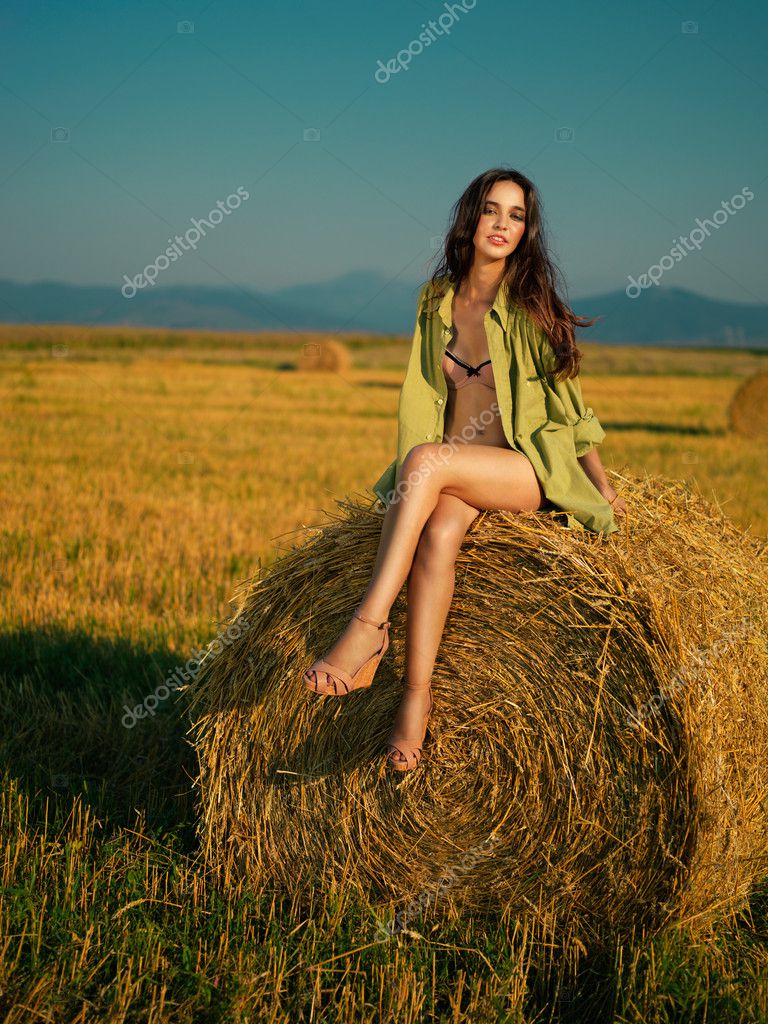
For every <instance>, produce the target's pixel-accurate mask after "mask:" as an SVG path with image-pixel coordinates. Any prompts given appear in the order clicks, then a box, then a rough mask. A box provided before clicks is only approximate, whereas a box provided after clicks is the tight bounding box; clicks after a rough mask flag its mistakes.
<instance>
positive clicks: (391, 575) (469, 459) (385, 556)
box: [309, 444, 545, 693]
mask: <svg viewBox="0 0 768 1024" xmlns="http://www.w3.org/2000/svg"><path fill="white" fill-rule="evenodd" d="M441 449H449V446H447V445H446V446H441V445H439V444H419V445H416V446H415V447H414V448H412V449H411V451H410V452H409V453H408V455H407V457H406V459H405V461H404V463H403V467H402V471H401V474H400V477H401V480H402V481H408V478H409V475H410V474H413V482H412V483H410V484H408V485H407V486H406V487H405V491H404V494H403V496H402V497H401V498H400V499H399V500H397V501H395V502H393V503H392V505H390V507H389V508H388V509H387V512H386V515H385V517H384V518H385V522H384V523H383V525H382V532H381V538H380V540H379V547H378V551H377V554H376V561H375V563H374V567H373V573H372V576H371V581H370V583H369V584H368V588H367V589H366V592H365V594H364V595H363V597H362V599H361V601H360V604H359V606H358V607H359V610H360V612H361V613H362V614H364V615H367V616H369V617H370V618H373V619H376V620H377V621H378V622H383V621H384V620H385V619H386V617H387V615H388V614H389V610H390V608H391V607H392V604H393V603H394V600H395V598H396V597H397V595H398V594H399V593H400V590H401V589H402V586H403V584H404V583H405V580H406V578H407V577H408V574H409V572H410V570H411V567H412V565H413V558H414V555H415V552H416V547H417V545H418V543H419V539H420V537H421V532H422V530H423V528H424V526H425V524H426V522H427V520H428V519H429V517H430V516H431V514H432V512H433V511H434V509H435V507H436V506H437V503H438V501H439V498H440V495H441V493H442V492H443V491H445V492H447V493H449V494H453V495H455V496H456V497H459V498H461V499H462V500H464V501H465V502H466V503H467V504H471V505H473V506H474V507H475V508H477V509H480V508H499V509H506V510H509V511H515V512H522V511H527V510H533V509H537V508H540V507H541V505H542V504H543V502H544V500H545V498H544V492H543V491H542V489H541V485H540V484H539V481H538V479H537V478H536V474H535V472H534V470H533V467H532V466H531V464H530V462H529V461H528V459H526V457H525V456H524V455H522V454H521V453H520V452H517V451H514V450H512V449H509V448H498V447H496V446H491V445H466V444H459V445H457V446H456V447H454V448H453V449H449V454H448V456H447V458H445V459H442V458H440V457H439V453H440V452H441ZM381 642H382V632H381V631H380V630H377V629H376V627H375V626H372V625H370V624H369V623H365V622H361V621H360V620H359V619H356V618H354V617H353V618H352V619H351V620H350V623H349V625H348V626H347V628H346V630H345V631H344V633H343V634H342V636H341V637H340V638H339V640H338V641H337V642H336V644H335V645H334V646H333V647H332V648H331V650H330V651H329V652H328V653H327V654H326V655H325V659H326V660H327V661H330V662H331V663H332V664H334V665H338V666H339V668H342V669H344V670H345V671H348V672H351V673H354V672H355V671H356V670H357V668H358V667H359V666H360V665H362V664H363V662H364V661H366V660H367V659H368V658H369V657H370V656H371V655H372V654H373V653H374V652H375V651H376V650H378V648H379V647H380V646H381ZM315 675H318V676H319V679H318V683H319V685H320V688H321V689H324V688H325V686H326V685H327V686H329V687H330V692H334V691H335V692H338V693H343V692H344V688H343V686H342V685H341V683H340V682H338V683H336V682H334V681H333V680H332V679H328V680H326V677H325V673H324V672H322V670H318V672H317V673H315V671H314V670H312V669H310V670H309V679H310V681H311V680H312V679H313V678H314V677H315Z"/></svg>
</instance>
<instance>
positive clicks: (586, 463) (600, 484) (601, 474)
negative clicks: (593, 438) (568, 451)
mask: <svg viewBox="0 0 768 1024" xmlns="http://www.w3.org/2000/svg"><path fill="white" fill-rule="evenodd" d="M579 464H580V465H581V468H582V469H583V470H584V472H585V473H586V474H587V476H588V477H589V479H590V480H591V481H592V483H593V484H594V485H595V487H596V488H597V489H598V491H600V493H601V494H602V495H603V497H604V498H605V499H606V500H607V501H610V502H612V503H613V511H614V512H617V513H621V514H622V515H624V514H626V511H627V506H626V503H625V501H624V499H623V498H617V499H616V501H614V500H613V499H614V498H616V495H617V493H618V492H617V491H616V489H615V487H613V485H612V484H611V483H610V481H609V480H608V477H607V476H606V475H605V469H604V468H603V463H602V462H601V460H600V453H599V452H598V450H597V446H595V447H594V448H590V450H589V451H588V452H587V453H586V454H585V455H581V456H579Z"/></svg>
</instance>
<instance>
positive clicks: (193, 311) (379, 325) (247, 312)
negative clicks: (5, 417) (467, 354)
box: [0, 270, 768, 348]
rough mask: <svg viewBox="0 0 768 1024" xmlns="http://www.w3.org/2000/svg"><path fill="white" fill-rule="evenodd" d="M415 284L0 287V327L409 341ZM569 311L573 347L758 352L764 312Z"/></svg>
mask: <svg viewBox="0 0 768 1024" xmlns="http://www.w3.org/2000/svg"><path fill="white" fill-rule="evenodd" d="M421 283H422V282H421V281H417V282H413V283H408V282H403V281H397V280H394V281H392V280H390V279H388V278H387V277H386V276H385V275H383V274H379V273H377V272H375V271H362V270H361V271H355V272H352V273H348V274H344V275H342V276H340V277H336V278H333V279H332V280H330V281H324V282H320V283H316V284H300V285H293V286H291V287H288V288H278V289H272V290H268V291H267V290H262V291H260V290H258V289H256V288H247V287H245V286H237V285H232V286H226V287H218V286H214V287H211V286H207V285H201V286H187V285H168V286H163V285H160V284H156V285H155V286H154V287H149V288H147V289H146V290H142V291H138V292H136V294H135V296H134V297H133V298H125V297H124V296H123V295H122V294H121V290H120V286H119V285H118V286H115V287H114V288H112V287H110V286H107V285H91V286H87V285H71V284H64V283H61V282H57V281H36V282H32V283H29V284H24V283H20V282H16V281H12V280H9V279H3V280H0V322H3V323H57V324H65V323H66V324H96V325H108V324H109V325H131V324H133V325H137V326H152V327H171V328H181V329H187V330H192V329H204V330H219V331H322V332H325V333H331V332H343V333H345V334H348V333H355V332H362V333H366V334H367V333H374V334H396V335H406V336H410V335H412V333H413V327H414V323H415V309H416V299H417V296H418V292H419V288H420V286H421ZM570 304H571V306H572V308H573V309H574V311H575V312H576V313H578V314H580V315H583V316H589V317H599V318H600V319H599V320H598V322H597V323H596V324H595V325H594V326H593V327H590V328H586V329H583V330H580V331H579V332H578V336H579V339H580V340H583V341H593V340H594V341H602V342H605V343H609V344H617V345H626V344H639V345H664V344H670V345H700V346H709V347H718V348H720V347H729V348H768V304H758V303H739V302H722V301H719V300H717V299H709V298H707V297H706V296H703V295H699V294H697V293H696V292H692V291H687V290H685V289H682V288H665V287H664V286H652V287H650V288H649V289H647V290H646V291H644V292H641V294H640V295H639V296H638V297H637V298H635V299H629V298H628V297H627V295H626V294H625V292H624V291H615V292H606V293H604V294H601V295H590V296H586V297H584V298H579V299H571V300H570Z"/></svg>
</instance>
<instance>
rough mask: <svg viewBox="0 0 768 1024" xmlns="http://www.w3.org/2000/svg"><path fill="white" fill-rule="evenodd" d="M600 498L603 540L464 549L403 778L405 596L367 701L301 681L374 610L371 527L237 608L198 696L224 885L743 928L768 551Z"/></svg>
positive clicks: (756, 823) (689, 508)
mask: <svg viewBox="0 0 768 1024" xmlns="http://www.w3.org/2000/svg"><path fill="white" fill-rule="evenodd" d="M610 476H611V477H612V482H613V483H614V486H616V487H617V489H619V490H620V491H621V492H622V493H623V495H624V496H625V498H626V500H627V502H628V511H629V515H628V518H627V519H626V520H624V521H622V520H620V521H621V522H622V529H621V531H620V532H619V533H616V534H613V535H611V536H610V537H607V538H606V537H601V536H599V535H596V534H592V533H589V532H578V533H577V532H575V531H570V530H568V529H565V528H564V527H563V526H562V525H561V524H560V522H558V521H557V520H556V519H555V518H554V516H553V514H551V513H528V514H523V515H514V514H512V513H506V512H499V511H489V512H484V513H482V514H481V515H480V516H479V517H478V518H477V519H476V520H475V522H474V523H473V524H472V526H471V527H470V530H469V533H468V535H467V537H466V538H465V540H464V544H463V546H462V549H461V552H460V553H459V556H458V559H457V563H456V590H455V594H454V598H453V604H452V606H451V610H450V613H449V616H448V621H447V623H446V628H445V632H444V635H443V640H442V643H441V647H440V650H439V652H438V657H437V664H436V668H435V672H434V675H433V680H432V685H433V694H434V702H435V707H434V711H433V714H432V718H431V722H430V731H429V732H428V734H427V743H426V744H425V750H424V754H423V757H422V762H421V765H420V766H419V767H418V768H417V769H416V770H415V771H413V772H408V773H405V774H404V775H400V774H398V775H396V774H395V773H394V772H390V771H388V770H387V769H386V768H385V767H384V750H385V746H384V744H385V739H386V736H387V733H388V730H389V727H390V725H391V722H392V719H393V716H394V714H395V711H396V709H397V705H398V703H399V699H400V691H401V686H402V673H403V651H404V635H405V616H406V590H405V588H404V589H403V591H402V593H401V594H400V596H399V597H398V599H397V601H396V602H395V604H394V606H393V608H392V611H391V613H390V619H391V620H392V627H391V630H390V633H391V646H390V650H389V651H388V653H387V655H386V656H385V658H384V660H383V661H382V664H381V665H380V667H379V671H378V673H377V676H376V679H375V680H374V683H373V686H372V687H371V688H370V689H368V690H363V691H359V692H356V693H352V694H351V695H350V696H348V697H342V698H334V697H324V698H317V697H314V696H313V695H311V694H308V693H307V692H306V691H305V690H304V688H303V686H302V684H301V678H300V677H301V674H302V671H303V670H304V668H306V667H307V666H308V665H309V664H310V663H311V662H312V660H313V659H314V658H316V657H318V656H321V655H323V654H324V653H325V652H326V651H327V649H328V648H329V647H330V646H331V645H332V643H333V642H334V641H335V639H336V638H337V637H338V636H339V634H340V633H341V631H342V630H343V628H344V626H345V625H346V623H347V622H348V620H349V617H350V615H351V613H352V611H353V609H354V607H355V606H356V604H357V602H358V601H359V600H360V598H361V596H362V594H363V592H364V590H365V587H366V585H367V583H368V580H369V578H370V572H371V568H372V565H373V561H374V557H375V554H376V549H377V545H378V539H379V532H380V529H381V514H380V512H379V511H377V506H376V505H375V504H371V503H370V501H369V499H366V500H365V501H364V502H362V503H357V502H355V501H340V502H338V503H337V504H338V512H337V513H334V514H332V515H329V517H328V520H329V521H328V522H327V523H325V524H323V525H322V526H321V527H319V528H316V529H315V530H314V531H313V533H312V535H311V536H310V537H309V539H304V541H303V543H301V544H300V545H299V546H296V547H294V548H292V549H291V550H289V551H287V552H285V553H284V554H283V555H282V556H281V557H280V558H279V559H278V560H277V561H276V562H275V563H273V564H272V565H271V566H269V567H267V568H260V569H259V571H258V573H257V574H256V576H255V577H254V578H253V579H251V580H248V581H247V582H245V583H244V584H243V585H242V586H241V587H240V589H239V591H238V594H237V600H238V605H237V607H238V611H237V613H236V615H235V616H234V617H233V622H234V623H237V624H239V625H238V626H237V629H242V634H241V636H240V638H239V639H235V640H233V641H232V642H229V643H227V644H225V645H223V649H222V650H221V651H220V653H211V655H210V657H208V658H207V659H206V661H205V662H204V665H203V669H202V671H201V672H200V674H199V676H198V677H197V679H196V680H195V682H194V683H193V684H192V685H191V686H190V687H188V688H187V690H188V697H189V712H190V715H191V719H192V722H193V725H192V729H191V732H192V735H193V742H194V745H195V747H196V750H197V753H198V757H199V766H200V775H199V778H198V780H197V784H198V786H199V801H200V824H199V830H200V838H201V840H202V843H203V847H204V849H205V853H206V856H207V858H208V859H209V860H210V862H211V863H212V864H213V865H215V866H216V869H217V870H218V871H221V872H222V873H223V876H224V877H225V878H231V877H232V876H236V877H241V876H243V875H246V876H250V877H252V878H254V879H256V878H259V879H263V878H269V879H270V880H272V881H274V882H275V883H276V884H278V885H281V886H285V887H288V888H289V889H292V888H296V887H299V886H303V885H306V884H308V883H309V884H313V883H314V884H317V885H330V884H332V881H333V880H336V881H338V880H340V879H343V881H344V882H348V883H349V884H350V885H352V886H353V887H358V888H359V889H360V890H361V891H362V892H365V893H370V892H373V893H379V894H381V895H384V896H385V897H391V898H393V899H396V900H405V899H409V898H411V897H414V896H416V895H418V894H419V893H424V892H432V893H439V894H440V899H441V900H448V901H451V902H452V904H453V906H454V907H455V908H459V909H460V910H462V911H468V912H474V913H483V912H490V911H498V910H500V909H505V910H507V911H509V912H510V913H513V914H515V915H520V916H524V917H526V918H528V919H530V920H531V921H532V922H533V923H534V925H535V926H536V927H537V928H538V930H539V933H540V934H541V935H542V936H544V937H547V936H550V937H551V936H556V935H557V936H558V938H559V939H562V938H563V936H564V935H565V934H567V936H568V937H569V938H570V937H574V936H575V937H578V938H579V941H583V942H585V943H588V942H589V940H590V938H592V937H593V936H595V935H597V934H598V933H600V931H601V929H604V928H610V929H612V930H614V931H618V932H623V931H627V930H629V929H632V928H633V927H634V926H636V925H642V926H643V927H647V928H651V929H653V928H656V927H660V926H661V925H662V924H665V923H668V922H678V923H681V924H682V923H686V924H689V925H692V926H694V927H695V926H696V925H697V924H698V923H701V924H704V923H706V922H709V921H711V920H712V919H713V918H714V917H716V916H717V915H719V914H722V913H724V912H727V911H729V910H733V909H735V908H736V907H737V906H739V905H740V903H741V902H742V901H743V899H744V897H745V896H746V895H747V894H748V893H749V891H750V887H751V885H752V884H753V882H754V880H755V879H756V878H758V877H760V876H761V875H764V874H766V873H768V829H767V827H766V824H767V822H768V791H767V788H766V768H765V766H766V761H767V758H768V637H767V632H766V630H767V628H768V627H767V623H768V572H767V571H766V570H767V564H766V563H767V559H768V556H767V554H766V546H765V543H764V542H763V543H761V542H760V541H757V540H755V538H753V537H750V536H749V535H747V534H745V533H743V532H741V531H740V530H739V529H737V528H736V527H735V525H733V524H732V523H731V522H730V520H728V519H727V518H726V517H725V516H724V515H723V514H722V511H721V510H720V508H719V507H717V506H714V505H712V504H711V503H708V502H706V501H705V500H704V499H703V498H701V496H700V495H698V494H696V493H694V492H692V491H691V490H689V489H688V487H687V486H686V485H685V484H684V483H683V482H680V481H674V480H669V479H666V478H661V477H648V476H646V477H645V478H643V479H640V478H639V477H633V476H619V474H616V473H611V474H610ZM236 631H237V630H235V632H236ZM220 646H221V645H220Z"/></svg>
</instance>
